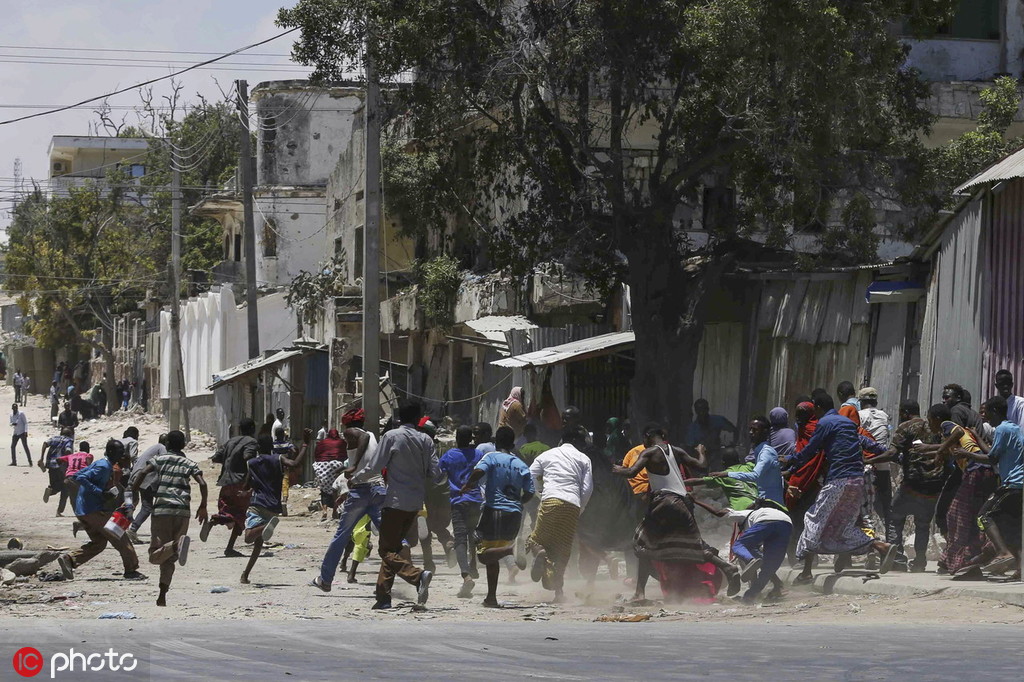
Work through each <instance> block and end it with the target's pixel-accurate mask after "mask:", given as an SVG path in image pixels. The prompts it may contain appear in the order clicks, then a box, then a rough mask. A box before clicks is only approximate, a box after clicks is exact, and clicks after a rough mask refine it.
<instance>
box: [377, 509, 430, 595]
mask: <svg viewBox="0 0 1024 682" xmlns="http://www.w3.org/2000/svg"><path fill="white" fill-rule="evenodd" d="M418 514H419V512H416V511H405V510H404V509H394V508H392V507H385V508H384V511H383V512H382V513H381V516H380V537H379V538H378V540H377V542H378V545H379V547H378V552H379V554H380V558H381V565H380V572H379V573H378V574H377V589H376V593H375V594H376V596H377V600H378V601H389V600H390V599H391V588H392V586H393V585H394V583H395V576H398V577H400V578H401V579H402V580H404V581H405V582H407V583H409V584H410V585H419V582H420V575H421V574H422V573H423V569H421V568H418V567H416V566H414V565H413V563H412V559H411V557H410V555H409V550H408V549H405V550H403V548H402V538H404V537H405V536H406V534H407V533H408V532H409V529H410V528H412V525H413V523H415V522H416V516H417V515H418Z"/></svg>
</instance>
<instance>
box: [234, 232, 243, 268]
mask: <svg viewBox="0 0 1024 682" xmlns="http://www.w3.org/2000/svg"><path fill="white" fill-rule="evenodd" d="M241 260H242V235H240V234H236V235H235V261H236V262H238V261H241Z"/></svg>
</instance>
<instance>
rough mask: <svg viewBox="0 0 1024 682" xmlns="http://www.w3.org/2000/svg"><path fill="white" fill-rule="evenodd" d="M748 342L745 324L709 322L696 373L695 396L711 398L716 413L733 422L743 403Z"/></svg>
mask: <svg viewBox="0 0 1024 682" xmlns="http://www.w3.org/2000/svg"><path fill="white" fill-rule="evenodd" d="M745 344H746V341H745V339H744V335H743V325H742V324H740V323H738V322H722V323H716V324H708V325H705V327H704V336H703V338H702V339H701V343H700V350H699V351H698V355H697V369H696V371H695V372H694V374H693V398H694V400H696V399H697V398H705V399H707V401H708V403H709V404H710V405H711V411H712V412H713V413H715V414H720V415H722V416H724V417H726V418H728V419H729V421H731V422H732V423H733V424H735V423H737V420H738V419H739V414H740V406H741V404H742V401H741V396H740V375H741V373H742V372H743V366H744V361H743V358H744V357H745V356H746V353H744V348H745Z"/></svg>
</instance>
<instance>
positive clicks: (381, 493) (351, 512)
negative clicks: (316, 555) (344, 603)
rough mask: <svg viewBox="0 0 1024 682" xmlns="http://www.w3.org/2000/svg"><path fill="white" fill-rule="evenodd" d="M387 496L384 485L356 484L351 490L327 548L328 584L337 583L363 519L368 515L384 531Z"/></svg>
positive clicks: (324, 575) (324, 571)
mask: <svg viewBox="0 0 1024 682" xmlns="http://www.w3.org/2000/svg"><path fill="white" fill-rule="evenodd" d="M386 494H387V491H386V490H385V488H384V486H380V485H374V486H371V485H368V484H367V485H354V486H352V487H351V488H349V491H348V497H347V498H345V502H344V504H342V507H341V516H340V518H339V519H338V530H337V531H335V533H334V537H333V538H331V544H329V545H328V546H327V552H326V553H325V554H324V560H323V562H322V563H321V564H320V580H321V581H323V583H324V585H330V584H331V583H332V582H334V575H335V574H336V573H337V572H338V565H339V564H340V563H341V557H342V556H344V554H345V547H346V546H347V545H348V541H349V540H350V539H351V538H352V531H353V530H354V529H355V528H356V526H357V525H358V524H359V522H360V520H362V518H363V517H364V516H369V517H370V520H371V521H372V522H373V525H375V526H377V528H378V529H380V527H381V510H382V509H383V508H384V498H385V495H386ZM364 558H365V557H364ZM356 561H359V559H356Z"/></svg>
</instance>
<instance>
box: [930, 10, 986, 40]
mask: <svg viewBox="0 0 1024 682" xmlns="http://www.w3.org/2000/svg"><path fill="white" fill-rule="evenodd" d="M999 2H1000V0H960V6H959V7H957V10H956V13H955V14H953V19H952V20H950V22H949V23H948V24H944V25H943V26H941V27H940V28H939V31H938V32H939V35H942V36H948V37H950V38H974V39H976V40H999V35H1000V26H999V14H1000V12H999V10H1000V7H999Z"/></svg>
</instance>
